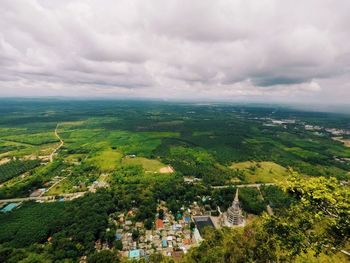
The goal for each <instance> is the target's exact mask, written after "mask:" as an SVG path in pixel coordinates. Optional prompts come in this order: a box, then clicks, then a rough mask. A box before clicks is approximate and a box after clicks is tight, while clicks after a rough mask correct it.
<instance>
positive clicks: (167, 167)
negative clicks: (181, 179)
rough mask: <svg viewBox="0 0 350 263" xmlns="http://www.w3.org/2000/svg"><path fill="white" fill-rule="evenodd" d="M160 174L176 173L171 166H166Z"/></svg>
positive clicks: (161, 169) (160, 170)
mask: <svg viewBox="0 0 350 263" xmlns="http://www.w3.org/2000/svg"><path fill="white" fill-rule="evenodd" d="M159 172H160V173H161V174H169V173H173V172H174V168H173V167H171V166H170V165H168V166H166V167H162V168H160V169H159Z"/></svg>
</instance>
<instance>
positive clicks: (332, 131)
mask: <svg viewBox="0 0 350 263" xmlns="http://www.w3.org/2000/svg"><path fill="white" fill-rule="evenodd" d="M304 128H305V130H308V131H326V132H328V133H330V134H332V135H334V136H341V135H350V131H349V130H345V129H337V128H324V127H322V126H318V125H309V124H306V125H304Z"/></svg>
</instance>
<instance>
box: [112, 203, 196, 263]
mask: <svg viewBox="0 0 350 263" xmlns="http://www.w3.org/2000/svg"><path fill="white" fill-rule="evenodd" d="M158 209H159V211H162V213H161V214H162V215H160V214H158V215H157V219H156V220H155V222H154V225H155V227H154V228H153V229H152V230H146V229H145V227H144V224H143V223H142V222H136V223H134V222H132V221H131V220H128V216H129V215H132V211H130V212H129V213H128V214H127V215H124V214H121V215H119V217H118V222H117V227H118V229H117V230H116V235H115V238H116V240H120V241H121V243H122V247H123V248H122V251H123V252H122V254H123V256H126V257H129V258H131V259H137V258H140V257H145V258H147V257H148V256H149V255H151V254H154V253H160V254H163V255H164V256H172V257H174V258H180V257H182V255H183V254H184V253H186V252H187V250H188V249H189V248H190V247H191V246H192V245H193V244H196V240H195V239H194V237H193V233H192V230H191V222H192V220H191V214H190V212H189V211H186V212H184V213H183V214H178V215H176V220H175V217H174V216H173V215H172V214H171V213H170V212H169V211H168V209H167V208H166V207H165V206H164V205H161V206H159V208H158ZM135 231H137V233H138V235H139V236H138V237H137V238H135V237H134V236H133V232H135Z"/></svg>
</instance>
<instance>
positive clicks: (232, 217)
mask: <svg viewBox="0 0 350 263" xmlns="http://www.w3.org/2000/svg"><path fill="white" fill-rule="evenodd" d="M223 225H225V226H228V227H232V226H244V225H245V219H244V216H243V214H242V209H241V207H240V206H239V199H238V189H237V190H236V195H235V198H234V200H233V202H232V205H231V206H230V207H229V208H228V209H227V212H226V213H225V214H224V222H223Z"/></svg>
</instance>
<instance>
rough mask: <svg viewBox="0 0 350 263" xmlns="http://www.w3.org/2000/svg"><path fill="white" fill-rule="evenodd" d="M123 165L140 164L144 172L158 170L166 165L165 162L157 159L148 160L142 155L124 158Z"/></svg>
mask: <svg viewBox="0 0 350 263" xmlns="http://www.w3.org/2000/svg"><path fill="white" fill-rule="evenodd" d="M122 164H123V165H141V166H142V167H143V169H145V171H146V172H159V171H160V169H161V168H164V167H166V165H165V164H163V163H161V162H160V161H158V160H150V159H147V158H144V157H135V158H130V157H129V158H128V157H126V158H124V159H123V161H122Z"/></svg>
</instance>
